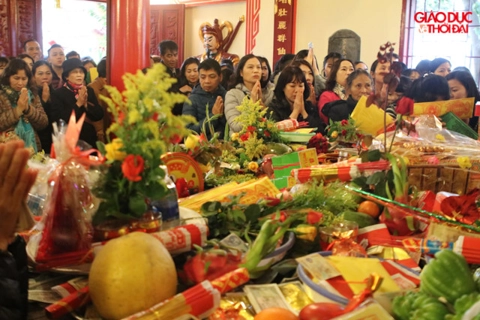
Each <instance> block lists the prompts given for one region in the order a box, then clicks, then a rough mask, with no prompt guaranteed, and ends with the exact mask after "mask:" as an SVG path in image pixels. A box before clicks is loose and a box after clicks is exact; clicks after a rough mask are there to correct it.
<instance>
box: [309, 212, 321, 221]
mask: <svg viewBox="0 0 480 320" xmlns="http://www.w3.org/2000/svg"><path fill="white" fill-rule="evenodd" d="M322 219H323V214H322V213H321V212H317V211H309V212H308V213H307V223H308V224H316V223H319V222H320V221H322Z"/></svg>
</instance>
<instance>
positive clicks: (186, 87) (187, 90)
mask: <svg viewBox="0 0 480 320" xmlns="http://www.w3.org/2000/svg"><path fill="white" fill-rule="evenodd" d="M180 92H181V93H190V92H192V87H190V86H189V85H184V86H183V87H181V88H180Z"/></svg>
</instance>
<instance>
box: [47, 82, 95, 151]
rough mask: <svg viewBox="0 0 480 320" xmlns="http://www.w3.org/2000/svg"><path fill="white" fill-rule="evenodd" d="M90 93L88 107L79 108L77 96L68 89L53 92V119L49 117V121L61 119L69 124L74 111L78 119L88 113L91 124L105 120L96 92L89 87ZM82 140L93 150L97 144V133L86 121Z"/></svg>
mask: <svg viewBox="0 0 480 320" xmlns="http://www.w3.org/2000/svg"><path fill="white" fill-rule="evenodd" d="M87 93H88V107H87V108H84V107H78V106H77V99H76V98H75V94H74V93H73V92H72V91H70V90H69V89H68V88H66V87H61V88H60V89H57V90H55V91H53V93H52V95H51V100H52V102H51V114H50V115H51V118H50V115H49V121H51V122H56V121H58V120H60V119H62V120H64V121H65V122H66V123H67V124H68V120H70V116H71V114H72V110H73V111H75V116H76V117H77V121H78V119H80V117H81V116H82V115H83V114H84V113H86V114H87V119H88V120H90V122H93V121H99V120H102V119H103V108H102V107H101V106H100V104H99V103H98V100H97V97H96V96H95V91H93V89H92V88H90V87H87ZM80 140H83V141H85V142H86V143H88V144H89V145H91V146H92V147H93V148H95V147H96V143H97V131H96V130H95V127H94V126H93V124H91V123H89V122H87V121H85V122H84V123H83V127H82V131H80Z"/></svg>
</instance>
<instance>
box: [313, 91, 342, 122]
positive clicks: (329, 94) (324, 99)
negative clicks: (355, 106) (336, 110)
mask: <svg viewBox="0 0 480 320" xmlns="http://www.w3.org/2000/svg"><path fill="white" fill-rule="evenodd" d="M337 100H340V97H339V96H338V95H337V94H336V93H335V92H333V91H323V93H322V94H321V95H320V99H318V105H317V106H318V113H319V114H320V118H321V119H322V120H323V121H324V122H325V123H326V124H327V125H328V123H329V122H328V118H327V116H326V115H324V114H323V113H322V109H323V107H324V106H325V105H326V104H327V103H329V102H332V101H337Z"/></svg>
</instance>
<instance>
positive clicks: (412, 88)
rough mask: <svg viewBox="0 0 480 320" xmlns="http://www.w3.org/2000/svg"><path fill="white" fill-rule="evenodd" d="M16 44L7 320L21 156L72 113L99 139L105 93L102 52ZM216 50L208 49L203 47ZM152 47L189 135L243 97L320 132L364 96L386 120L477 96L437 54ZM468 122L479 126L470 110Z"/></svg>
mask: <svg viewBox="0 0 480 320" xmlns="http://www.w3.org/2000/svg"><path fill="white" fill-rule="evenodd" d="M209 41H211V40H209ZM23 48H24V52H23V53H22V54H20V55H19V56H18V57H15V58H10V59H8V58H4V57H0V218H1V220H2V223H0V257H1V258H0V274H1V275H0V288H2V290H3V291H2V293H6V294H2V295H1V296H0V318H9V319H17V318H18V319H23V318H25V316H26V309H25V308H24V306H25V304H26V301H27V300H26V299H27V296H26V290H27V282H26V280H25V279H26V270H27V269H26V255H25V250H24V246H25V244H24V243H23V242H22V239H21V238H19V237H15V228H16V224H17V221H18V215H19V213H20V212H21V210H19V207H20V206H22V203H24V202H25V199H26V197H27V193H28V190H29V189H30V187H31V185H32V183H33V181H34V180H35V176H36V173H35V172H34V171H32V170H30V169H26V161H27V159H28V157H29V156H31V155H32V154H33V153H36V152H39V151H41V150H44V151H45V153H46V154H49V153H50V147H51V144H52V124H53V123H54V122H58V121H60V120H64V121H65V122H68V119H69V117H70V115H71V114H72V112H75V114H76V116H77V118H80V116H82V115H83V114H86V119H87V120H86V122H85V123H84V125H83V128H82V130H81V133H80V139H81V140H83V141H85V142H86V143H87V144H89V145H90V146H95V144H96V142H97V141H103V142H105V141H106V129H107V128H108V126H109V125H110V117H109V116H108V111H107V109H106V105H105V104H104V103H102V101H101V99H99V96H100V95H107V94H108V93H107V92H106V89H105V85H106V83H107V63H106V59H105V58H104V59H102V60H101V61H99V63H98V65H97V64H96V63H95V61H93V60H92V59H90V58H88V57H84V58H83V59H81V56H80V54H79V53H77V52H75V51H72V52H69V53H67V54H65V52H64V49H63V47H62V46H60V45H58V44H54V45H52V46H51V48H49V49H48V50H47V56H46V57H44V56H43V53H42V50H41V47H40V45H39V43H38V42H37V41H35V40H33V39H31V40H27V41H26V42H25V44H24V47H23ZM215 48H216V47H215V46H212V47H211V48H210V47H209V51H210V53H211V52H213V51H212V50H214V49H215ZM159 51H160V56H152V59H151V63H152V64H154V63H163V64H164V65H165V67H166V70H167V72H168V73H169V75H170V76H171V77H173V78H176V79H177V80H178V81H177V82H176V84H175V85H174V86H173V87H172V88H171V91H173V92H179V93H182V94H185V95H187V96H188V97H189V102H186V103H184V104H181V105H176V106H175V107H174V108H173V110H172V112H173V113H174V114H176V115H180V114H185V115H191V116H193V117H195V118H196V120H197V123H191V124H189V128H190V129H191V130H193V131H195V132H198V133H200V132H201V130H202V127H203V124H204V122H205V121H207V119H209V118H212V116H213V115H217V117H213V119H214V120H212V122H211V125H212V127H213V128H214V129H215V131H217V132H219V133H220V135H221V134H223V133H224V132H225V126H227V125H228V126H229V127H230V130H229V131H230V132H239V131H241V130H242V127H241V124H240V123H238V122H237V121H236V118H237V117H238V116H239V111H238V109H237V106H239V105H240V104H241V103H242V101H243V99H244V98H245V97H247V98H248V99H250V100H251V101H253V102H255V103H257V102H258V103H259V104H260V105H261V106H263V107H264V108H266V110H267V111H268V112H267V115H268V116H269V117H272V118H273V119H274V120H275V121H282V120H285V119H292V118H293V119H297V120H299V121H303V122H307V123H308V126H309V127H312V128H315V130H316V131H317V132H320V133H323V132H324V131H325V128H326V126H327V125H328V123H329V121H340V120H344V119H348V118H349V116H350V114H351V113H352V112H353V110H354V109H355V107H356V105H357V102H358V101H359V100H360V99H361V98H362V97H363V96H370V95H372V94H374V98H375V103H376V106H377V107H378V108H381V109H383V110H384V111H385V112H386V113H387V114H388V115H389V116H392V117H396V115H397V114H409V113H411V112H412V107H413V103H415V102H427V101H441V100H448V99H461V98H469V97H474V98H475V99H474V101H475V102H476V101H480V95H479V92H478V86H477V84H476V83H475V80H474V78H473V77H472V75H471V73H470V71H469V70H468V69H467V68H465V67H457V68H455V69H454V70H453V71H451V69H452V66H451V64H450V62H449V61H448V60H446V59H444V58H436V59H433V60H431V61H430V60H422V61H421V62H420V63H419V64H418V65H417V66H416V67H415V69H409V68H407V66H406V65H405V64H404V63H402V62H401V61H399V57H398V56H396V55H392V57H391V58H392V59H386V60H384V59H382V60H375V61H374V62H373V63H372V64H371V67H370V69H369V67H368V64H366V63H365V62H363V61H352V60H350V59H348V58H347V57H343V56H342V55H341V54H339V53H336V52H330V53H328V54H327V55H326V56H325V57H324V59H323V60H322V61H320V64H319V63H318V61H317V58H316V56H315V55H314V52H313V49H309V50H301V51H299V52H298V53H297V54H286V55H284V56H282V57H281V58H280V59H279V60H278V61H276V62H275V64H274V65H273V68H271V64H270V62H269V61H268V60H267V59H266V58H264V57H260V56H256V55H254V54H248V55H245V56H243V57H241V58H239V57H238V56H236V55H231V54H224V55H222V54H220V53H216V51H215V52H213V53H215V54H213V55H212V54H207V55H201V56H198V57H189V58H187V59H186V60H185V61H183V63H182V64H181V67H180V68H177V66H178V64H179V61H178V46H177V44H176V43H175V42H173V41H170V40H165V41H162V42H161V43H160V44H159ZM210 56H212V57H213V58H212V57H210ZM232 57H233V58H232ZM219 60H220V61H219ZM91 68H95V70H96V73H92V72H90V71H91V70H93V69H91ZM147 68H148V67H147ZM145 70H146V69H145ZM93 74H98V76H95V77H93V76H92V75H93ZM469 125H470V126H471V127H472V128H474V129H476V127H477V126H478V118H477V117H474V116H473V114H472V118H471V119H470V121H469ZM207 134H210V133H207ZM10 141H13V142H10ZM7 142H8V143H7Z"/></svg>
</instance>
